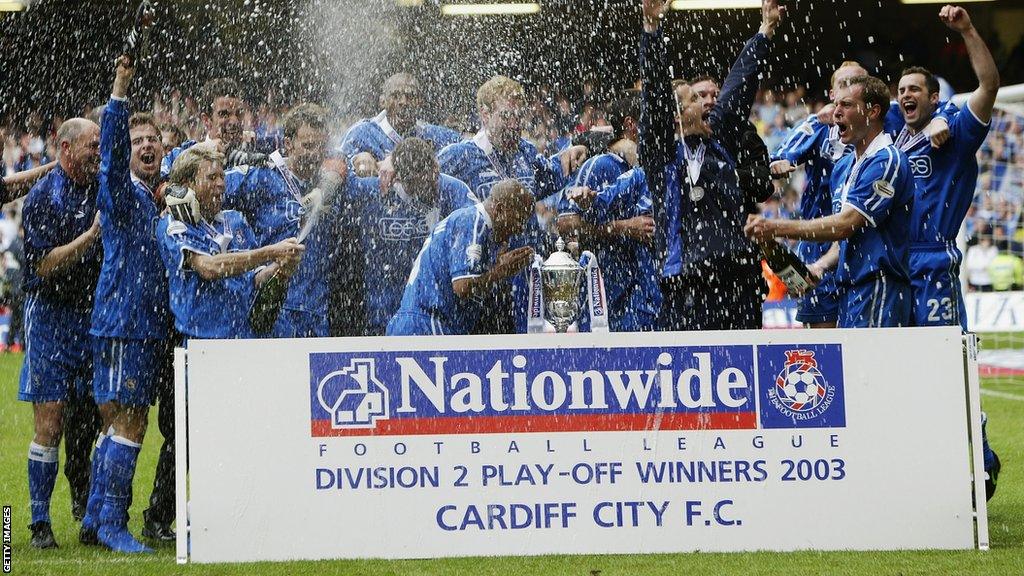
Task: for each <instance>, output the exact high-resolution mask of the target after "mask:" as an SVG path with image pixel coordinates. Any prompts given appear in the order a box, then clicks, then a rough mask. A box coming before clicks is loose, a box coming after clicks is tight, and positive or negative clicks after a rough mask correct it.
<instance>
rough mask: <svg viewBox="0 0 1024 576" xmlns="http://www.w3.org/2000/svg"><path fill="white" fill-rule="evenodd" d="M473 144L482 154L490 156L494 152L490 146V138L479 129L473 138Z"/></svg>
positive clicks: (484, 131)
mask: <svg viewBox="0 0 1024 576" xmlns="http://www.w3.org/2000/svg"><path fill="white" fill-rule="evenodd" d="M473 144H476V145H477V147H478V148H480V149H481V150H483V151H484V154H488V155H489V154H491V153H492V152H494V146H493V145H492V144H491V138H490V137H489V136H488V135H487V131H486V130H484V129H482V128H481V129H480V131H479V132H477V133H476V135H475V136H473Z"/></svg>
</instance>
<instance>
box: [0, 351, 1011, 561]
mask: <svg viewBox="0 0 1024 576" xmlns="http://www.w3.org/2000/svg"><path fill="white" fill-rule="evenodd" d="M1022 341H1024V339H1022ZM21 360H22V357H21V355H14V354H6V355H2V356H0V504H2V505H10V506H12V508H13V517H12V530H13V534H12V536H13V552H12V559H13V573H14V574H33V575H37V574H38V575H48V574H54V575H63V574H67V575H86V574H97V575H102V576H110V575H116V574H130V575H133V576H134V575H140V576H149V575H162V574H226V575H227V574H230V575H249V574H268V575H278V574H280V575H289V576H291V575H301V574H309V575H316V576H323V575H325V574H347V575H348V574H350V575H360V576H361V575H367V576H369V575H373V576H377V575H399V574H401V575H407V574H408V575H420V574H451V575H465V574H472V575H492V574H493V575H496V576H514V575H518V574H559V575H563V574H564V575H580V576H613V575H620V574H621V575H635V574H652V575H672V576H678V575H689V574H694V575H701V576H704V575H717V574H743V575H746V576H749V575H753V574H785V575H787V576H789V575H793V574H822V575H846V574H871V575H875V574H886V575H888V574H892V575H897V574H899V575H911V574H920V575H928V576H932V575H938V574H965V575H966V574H970V575H974V574H999V575H1003V574H1006V575H1010V574H1024V481H1022V477H1024V427H1022V426H1021V425H1020V423H1021V422H1024V378H1020V377H1017V378H1006V377H1001V378H998V379H988V380H985V381H983V383H982V388H983V389H984V390H988V391H991V392H995V393H996V395H991V394H988V395H985V396H984V397H983V402H984V404H985V410H986V412H987V413H988V415H989V434H990V436H991V442H992V446H993V447H994V449H995V450H996V451H997V452H998V453H999V455H1000V457H1001V458H1002V461H1003V471H1002V475H1001V476H1000V482H999V491H998V493H997V495H996V497H995V498H994V499H993V500H992V501H991V502H990V503H989V530H990V532H991V542H992V550H991V551H989V552H977V551H962V552H830V553H818V552H796V553H787V554H782V553H770V552H758V553H744V554H657V555H618V556H542V557H531V558H460V559H445V560H410V561H384V560H365V561H329V562H328V561H324V562H282V563H259V564H222V565H213V566H210V565H185V566H178V565H176V564H175V560H174V548H173V546H169V547H164V548H159V549H158V550H157V553H156V554H154V555H150V556H145V557H128V556H123V555H116V554H113V553H111V552H109V551H105V550H100V549H98V548H87V547H84V546H82V545H80V544H78V524H77V523H75V522H74V521H73V520H72V519H71V512H70V496H69V494H68V486H67V481H66V480H65V479H64V477H63V473H62V474H61V476H60V477H59V478H58V481H57V487H56V489H55V491H54V495H53V502H52V508H51V510H52V516H53V522H54V526H53V528H54V533H55V534H56V537H57V541H58V542H59V543H60V545H61V548H60V549H59V550H46V551H38V550H34V549H32V548H30V547H29V545H28V540H29V536H30V535H29V531H28V529H27V528H26V526H27V525H28V523H29V514H28V486H27V482H28V481H27V477H26V463H25V454H26V452H27V450H28V443H29V440H31V431H32V408H31V406H30V405H29V404H26V403H24V402H17V401H16V400H15V398H16V395H17V388H18V384H17V382H18V378H17V377H18V370H19V369H20V367H21ZM155 412H156V411H155V410H154V411H153V414H152V417H153V418H152V421H151V424H150V427H149V430H150V432H149V437H148V438H147V439H146V443H145V446H144V447H143V450H142V455H141V457H140V461H139V466H138V472H137V474H136V477H135V499H134V504H133V506H132V509H131V518H132V520H131V525H130V528H131V530H132V533H134V534H136V535H137V534H139V533H140V532H141V530H142V526H141V522H142V510H143V509H144V508H145V507H146V501H147V499H148V496H149V491H150V489H151V487H152V485H153V471H154V468H155V467H156V454H157V451H158V449H159V446H160V442H161V440H162V439H161V437H160V433H159V430H158V429H157V426H156V421H155ZM63 456H64V455H63V452H62V454H61V458H62V459H63Z"/></svg>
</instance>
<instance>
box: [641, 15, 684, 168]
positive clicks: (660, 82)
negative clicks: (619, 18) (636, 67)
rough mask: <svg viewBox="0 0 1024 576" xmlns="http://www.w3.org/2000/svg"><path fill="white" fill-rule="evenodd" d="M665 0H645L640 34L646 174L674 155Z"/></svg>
mask: <svg viewBox="0 0 1024 576" xmlns="http://www.w3.org/2000/svg"><path fill="white" fill-rule="evenodd" d="M668 5H669V4H668V2H667V1H666V0H644V2H643V26H644V31H643V34H642V35H641V37H640V74H641V78H642V82H643V89H642V92H641V96H642V98H641V106H640V142H639V144H638V154H639V156H640V164H641V165H642V166H643V167H644V170H645V171H646V172H647V174H654V173H656V172H661V171H662V170H664V167H665V165H667V164H669V163H670V162H672V160H673V159H674V158H675V151H676V142H675V111H676V107H675V100H674V98H675V95H674V94H673V93H672V78H671V75H670V72H669V64H668V48H667V47H666V45H665V38H664V36H663V34H662V32H661V19H662V18H663V17H664V14H665V11H666V10H668Z"/></svg>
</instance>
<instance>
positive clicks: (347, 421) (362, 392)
mask: <svg viewBox="0 0 1024 576" xmlns="http://www.w3.org/2000/svg"><path fill="white" fill-rule="evenodd" d="M316 395H317V400H319V402H320V406H321V407H322V408H323V409H324V410H326V411H327V413H328V414H330V415H331V428H334V429H344V428H373V427H375V426H376V425H377V420H387V419H388V417H389V414H388V389H387V387H385V386H384V383H383V382H381V381H380V380H378V379H377V373H376V366H375V364H374V359H373V358H353V359H352V361H351V362H350V363H349V365H348V366H347V367H345V368H342V369H341V370H338V371H335V372H331V373H330V374H328V375H326V376H324V377H323V379H321V380H320V382H319V384H318V385H317V391H316Z"/></svg>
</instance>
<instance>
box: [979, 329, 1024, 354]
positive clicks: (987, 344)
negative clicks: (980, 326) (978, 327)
mask: <svg viewBox="0 0 1024 576" xmlns="http://www.w3.org/2000/svg"><path fill="white" fill-rule="evenodd" d="M978 339H979V341H980V345H981V348H982V349H984V350H1000V349H1002V350H1020V349H1022V348H1024V332H981V333H979V334H978Z"/></svg>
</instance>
